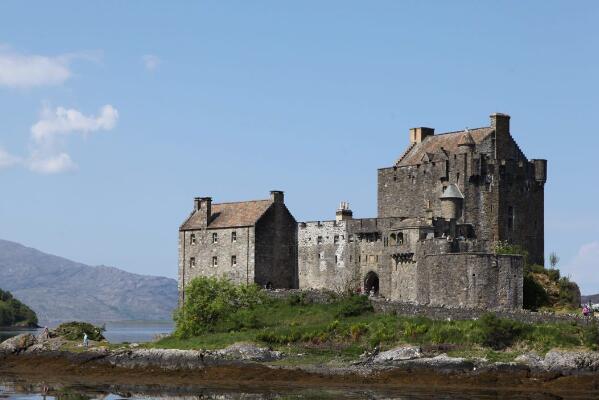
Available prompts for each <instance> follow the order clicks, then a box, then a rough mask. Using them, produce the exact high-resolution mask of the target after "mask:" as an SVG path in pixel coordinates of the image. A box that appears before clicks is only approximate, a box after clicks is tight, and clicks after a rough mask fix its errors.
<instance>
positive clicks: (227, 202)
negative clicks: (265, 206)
mask: <svg viewBox="0 0 599 400" xmlns="http://www.w3.org/2000/svg"><path fill="white" fill-rule="evenodd" d="M260 201H268V202H272V200H271V199H260V200H246V201H225V202H223V203H212V205H213V206H217V205H221V204H241V203H257V202H260Z"/></svg>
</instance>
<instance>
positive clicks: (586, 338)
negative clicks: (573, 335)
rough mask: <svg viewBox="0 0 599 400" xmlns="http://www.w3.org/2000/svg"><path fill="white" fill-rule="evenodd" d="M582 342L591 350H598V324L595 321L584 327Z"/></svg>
mask: <svg viewBox="0 0 599 400" xmlns="http://www.w3.org/2000/svg"><path fill="white" fill-rule="evenodd" d="M582 340H583V342H584V344H585V345H586V346H588V347H590V348H591V349H593V350H597V349H599V324H598V323H597V321H593V323H592V324H590V325H589V326H587V327H585V329H584V330H583V332H582Z"/></svg>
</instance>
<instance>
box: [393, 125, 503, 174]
mask: <svg viewBox="0 0 599 400" xmlns="http://www.w3.org/2000/svg"><path fill="white" fill-rule="evenodd" d="M492 132H493V128H491V127H484V128H476V129H470V130H469V131H468V132H466V131H457V132H448V133H441V134H438V135H436V134H435V135H433V136H427V137H426V138H424V140H423V141H422V142H420V143H416V144H414V145H410V147H409V148H408V151H406V152H405V153H404V154H403V155H402V156H401V158H400V159H399V160H397V163H396V165H397V166H398V167H402V166H407V165H416V164H421V163H422V158H423V157H424V156H425V155H427V156H428V157H429V158H431V155H433V154H437V153H439V152H441V151H442V150H441V149H443V150H445V153H447V152H449V153H454V152H457V151H458V147H459V145H460V143H462V144H464V141H466V142H470V139H472V143H468V144H479V143H480V142H482V141H483V140H484V139H485V138H486V137H487V136H489V135H490V134H491V133H492ZM465 135H466V136H465ZM468 136H470V137H468Z"/></svg>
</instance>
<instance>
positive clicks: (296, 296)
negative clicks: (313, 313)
mask: <svg viewBox="0 0 599 400" xmlns="http://www.w3.org/2000/svg"><path fill="white" fill-rule="evenodd" d="M285 303H287V305H290V306H307V305H308V304H312V302H311V301H310V299H308V297H307V296H306V294H305V293H293V294H291V295H290V296H289V297H287V299H285Z"/></svg>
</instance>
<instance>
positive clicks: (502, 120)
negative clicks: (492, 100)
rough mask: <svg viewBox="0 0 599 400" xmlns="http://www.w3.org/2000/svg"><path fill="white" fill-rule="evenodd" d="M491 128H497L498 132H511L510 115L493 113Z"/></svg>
mask: <svg viewBox="0 0 599 400" xmlns="http://www.w3.org/2000/svg"><path fill="white" fill-rule="evenodd" d="M491 128H493V129H495V132H496V133H499V134H509V133H510V116H509V115H507V114H502V113H493V114H491Z"/></svg>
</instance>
